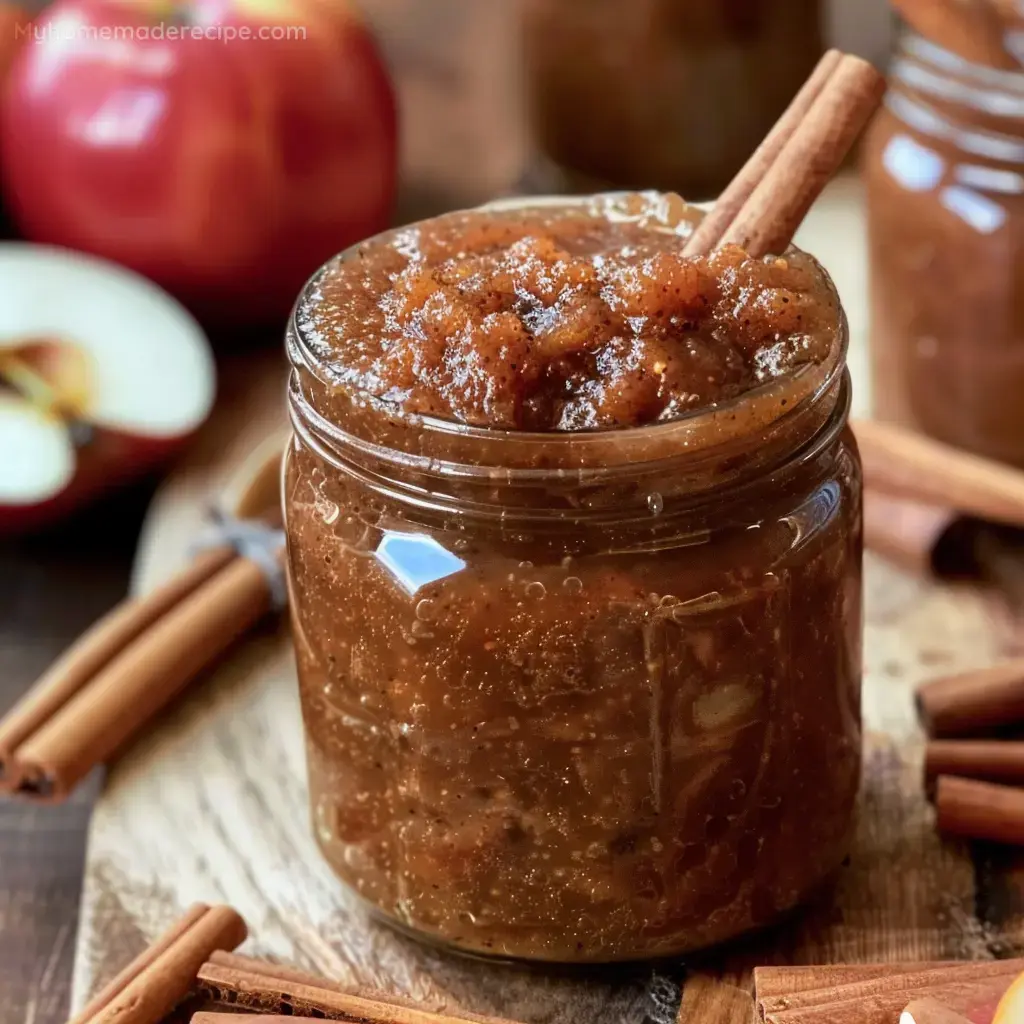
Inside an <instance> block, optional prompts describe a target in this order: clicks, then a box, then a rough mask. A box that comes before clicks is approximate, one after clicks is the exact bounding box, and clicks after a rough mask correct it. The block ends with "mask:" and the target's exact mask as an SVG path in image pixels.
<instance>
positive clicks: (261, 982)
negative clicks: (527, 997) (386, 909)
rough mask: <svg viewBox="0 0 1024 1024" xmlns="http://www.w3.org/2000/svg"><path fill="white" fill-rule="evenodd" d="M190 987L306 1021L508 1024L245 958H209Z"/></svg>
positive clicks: (251, 1009) (255, 1009) (233, 1002)
mask: <svg viewBox="0 0 1024 1024" xmlns="http://www.w3.org/2000/svg"><path fill="white" fill-rule="evenodd" d="M196 986H197V990H198V992H199V994H200V995H202V996H205V997H206V998H207V999H209V1000H210V1001H211V1002H214V1003H222V1004H225V1005H230V1006H232V1007H235V1008H238V1009H242V1010H244V1011H246V1012H248V1013H256V1014H260V1015H270V1016H273V1015H281V1014H284V1015H287V1016H289V1017H293V1016H311V1017H317V1018H320V1019H324V1018H326V1019H328V1020H343V1021H355V1022H359V1024H513V1022H510V1021H505V1020H499V1019H497V1018H494V1017H482V1016H478V1015H475V1014H465V1013H460V1014H457V1015H453V1014H449V1013H446V1012H435V1011H432V1010H424V1009H422V1008H419V1007H416V1006H413V1005H410V1003H409V1002H408V1001H404V1000H403V1001H396V1000H394V999H392V998H391V997H390V996H385V995H382V994H372V995H371V994H368V993H366V992H365V991H362V992H361V993H360V994H358V995H356V994H353V993H351V992H349V991H346V990H345V989H344V988H343V987H342V986H340V985H338V984H336V983H334V982H330V981H327V980H324V979H319V978H313V977H312V976H310V975H308V974H305V973H303V972H301V971H295V970H293V969H291V968H287V967H279V966H278V965H277V964H270V963H265V962H263V961H259V960H253V959H250V958H248V957H239V956H230V957H226V956H223V955H219V956H217V957H216V958H213V959H211V960H210V961H209V962H208V963H205V964H203V965H202V966H201V967H200V968H199V970H198V972H197V980H196ZM193 1020H195V1017H193ZM197 1024H204V1022H203V1021H199V1022H197ZM206 1024H224V1022H219V1021H207V1022H206ZM227 1024H233V1022H227ZM267 1024H269V1022H267Z"/></svg>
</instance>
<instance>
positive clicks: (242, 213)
mask: <svg viewBox="0 0 1024 1024" xmlns="http://www.w3.org/2000/svg"><path fill="white" fill-rule="evenodd" d="M34 38H35V39H36V43H35V45H32V46H29V47H25V48H24V49H23V51H22V52H21V54H19V56H18V59H17V60H16V61H15V64H14V67H13V69H12V71H11V78H10V86H11V87H10V88H9V89H8V92H7V96H6V100H5V105H4V106H3V108H0V129H2V137H0V151H2V171H3V178H4V181H5V183H6V188H7V190H8V195H9V200H10V206H11V211H12V214H13V216H14V219H15V221H16V223H17V224H18V226H19V227H20V228H21V229H22V231H23V232H24V233H25V235H26V236H27V237H29V238H31V239H34V240H37V241H42V242H52V243H58V244H61V245H66V246H69V247H72V248H76V249H83V250H86V251H88V252H92V253H96V254H98V255H101V256H104V257H106V258H108V259H111V260H115V261H117V262H119V263H122V264H124V265H126V266H128V267H131V268H132V269H134V270H137V271H139V272H140V273H142V274H144V275H146V276H147V277H149V278H151V279H153V280H154V281H156V282H158V283H159V284H161V285H163V286H164V287H165V288H167V289H168V290H169V291H170V292H172V294H174V295H176V296H178V297H179V298H181V299H182V300H183V301H184V302H185V303H186V304H187V305H189V306H191V307H192V308H193V310H195V311H196V312H198V313H200V315H201V316H204V317H209V318H212V319H216V320H218V321H226V322H233V323H239V322H255V321H266V320H268V319H278V320H280V319H282V318H284V317H285V316H286V315H287V312H288V310H289V308H290V306H291V303H292V301H293V300H294V298H295V296H296V295H297V294H298V291H299V289H300V288H301V286H302V284H303V283H304V281H305V280H306V278H307V277H308V276H309V275H310V274H311V273H312V272H313V271H314V270H315V269H316V268H317V266H319V265H320V263H322V262H323V261H324V260H325V259H327V258H328V257H329V256H331V255H332V254H333V253H335V252H337V251H338V250H340V249H342V248H344V247H345V246H347V245H350V244H351V243H353V242H355V241H358V240H359V239H362V238H364V237H366V236H367V235H370V234H373V233H375V232H377V231H379V230H380V229H381V228H383V227H385V226H386V224H387V221H388V218H389V214H390V210H391V204H392V199H393V195H394V188H395V164H396V148H397V147H396V123H395V121H396V119H395V107H394V98H393V95H392V91H391V87H390V84H389V81H388V77H387V74H386V72H385V69H384V67H383V64H382V63H381V60H380V57H379V55H378V51H377V48H376V45H375V43H374V41H373V38H372V37H371V35H370V33H369V31H368V29H367V27H366V25H365V24H364V23H363V21H361V20H360V18H359V16H358V15H357V14H356V13H355V12H354V10H353V9H352V8H351V7H350V6H349V5H348V4H347V3H346V2H342V0H56V2H55V3H54V4H53V5H52V6H51V7H50V8H48V9H47V10H46V11H44V13H43V14H42V15H41V16H40V18H39V19H38V20H37V22H36V26H35V29H34Z"/></svg>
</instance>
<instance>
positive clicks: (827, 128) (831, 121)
mask: <svg viewBox="0 0 1024 1024" xmlns="http://www.w3.org/2000/svg"><path fill="white" fill-rule="evenodd" d="M884 91H885V79H884V78H883V77H882V76H881V75H880V74H879V73H878V72H877V71H876V70H875V69H874V68H873V67H872V66H871V65H870V64H868V63H867V62H866V61H863V60H860V58H858V57H851V56H849V55H845V56H843V57H842V59H841V60H840V62H839V65H838V66H837V67H836V69H835V71H834V72H833V73H832V75H831V76H830V77H829V79H828V81H827V83H826V85H825V87H824V88H823V89H822V91H821V92H820V94H819V95H818V96H817V98H816V99H815V100H814V102H813V103H812V104H811V106H810V109H809V110H808V112H807V114H806V116H805V117H804V118H803V120H802V121H801V123H800V125H799V127H797V129H796V130H795V131H794V132H793V135H792V137H791V138H790V139H789V141H788V142H787V143H786V144H785V145H784V146H783V147H782V150H781V152H780V153H779V155H778V158H777V159H776V160H775V162H774V163H773V164H772V166H771V168H770V170H768V171H767V173H765V175H764V177H763V178H762V179H761V182H760V184H758V186H757V188H755V189H754V191H753V192H752V193H751V195H750V197H749V199H747V201H746V202H745V203H744V204H743V206H742V208H741V209H740V211H739V213H738V214H737V215H736V216H735V217H734V218H733V219H732V221H731V223H730V225H729V227H728V229H727V230H726V231H725V232H723V235H722V239H721V243H720V244H722V245H730V244H731V245H739V246H741V247H742V248H744V249H746V250H747V252H748V253H750V255H751V256H755V257H760V256H764V255H766V254H767V253H782V252H784V251H785V249H786V248H787V247H788V245H789V243H790V242H791V241H792V238H793V235H794V234H795V233H796V229H797V228H798V227H799V226H800V224H801V222H802V221H803V219H804V217H806V216H807V212H808V211H809V210H810V208H811V206H812V205H813V203H814V200H815V199H817V198H818V196H819V195H820V194H821V191H822V189H823V188H824V187H825V185H826V184H827V183H828V181H829V180H830V179H831V178H832V176H833V175H834V174H835V172H836V171H837V170H838V169H839V165H840V164H841V163H842V162H843V160H844V159H845V158H846V154H847V153H848V152H849V151H850V148H851V147H852V146H853V143H854V141H855V140H856V138H857V136H858V135H859V134H860V131H861V129H862V128H863V127H864V125H865V124H867V121H868V118H869V117H870V116H871V114H872V113H873V112H874V110H875V108H876V107H877V106H878V102H879V100H880V99H881V98H882V94H883V93H884Z"/></svg>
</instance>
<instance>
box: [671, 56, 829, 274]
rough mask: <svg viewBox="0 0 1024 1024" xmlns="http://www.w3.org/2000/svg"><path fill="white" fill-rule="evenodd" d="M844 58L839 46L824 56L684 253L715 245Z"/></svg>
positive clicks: (701, 251)
mask: <svg viewBox="0 0 1024 1024" xmlns="http://www.w3.org/2000/svg"><path fill="white" fill-rule="evenodd" d="M841 59H842V54H841V53H840V52H839V51H838V50H829V51H828V52H827V53H826V54H825V55H824V56H823V57H822V58H821V60H820V61H819V62H818V66H817V67H816V68H815V69H814V71H813V73H812V74H811V77H810V78H808V79H807V81H806V83H805V84H804V86H803V88H802V89H801V90H800V91H799V92H798V93H797V94H796V96H795V97H794V98H793V102H792V103H790V105H789V107H788V108H787V109H786V111H785V113H784V114H783V115H782V117H780V118H779V120H778V121H777V122H776V123H775V126H774V127H773V128H772V130H771V131H770V132H769V133H768V134H767V135H766V136H765V138H764V141H763V142H762V143H761V145H760V146H758V147H757V149H756V150H755V151H754V154H753V156H751V157H750V159H749V160H748V161H747V162H746V164H744V166H743V168H742V169H741V170H740V172H739V173H738V174H737V175H736V177H735V178H733V179H732V181H731V182H730V184H729V185H728V186H727V187H726V189H725V191H724V192H723V193H722V194H721V195H720V196H719V197H718V200H717V201H716V202H715V205H714V206H713V207H712V209H711V210H710V211H709V212H708V214H707V216H706V217H705V218H704V219H703V220H702V221H701V222H700V224H699V225H697V228H696V229H695V230H694V232H693V234H692V235H690V237H689V239H688V240H687V243H686V245H685V246H684V247H683V255H684V256H703V255H706V254H707V253H709V252H711V250H712V249H714V248H715V246H716V245H717V244H718V241H719V239H720V238H721V237H722V236H723V235H724V233H725V231H726V229H727V228H728V227H729V225H730V224H731V223H732V222H733V220H734V219H735V217H736V215H737V214H738V213H739V212H740V210H741V209H742V208H743V205H744V203H746V202H747V200H748V199H749V198H750V196H751V195H752V193H753V192H754V190H755V189H756V188H757V186H758V185H759V184H760V183H761V180H762V179H763V178H764V177H765V175H766V174H767V173H768V171H769V170H770V169H771V167H772V165H773V164H774V163H775V161H776V160H777V159H778V158H779V154H780V153H781V152H782V149H783V147H784V146H785V145H786V143H788V142H789V141H790V139H792V137H793V135H794V134H795V132H796V130H797V128H799V126H800V125H801V124H802V123H803V120H804V118H805V117H807V115H808V113H809V112H810V109H811V107H812V105H813V104H814V101H815V100H817V98H818V97H819V96H820V95H821V92H822V90H823V89H824V88H825V85H826V83H827V82H828V80H829V79H830V78H831V77H832V75H833V73H834V72H835V70H836V68H837V67H838V66H839V62H840V60H841Z"/></svg>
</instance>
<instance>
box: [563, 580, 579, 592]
mask: <svg viewBox="0 0 1024 1024" xmlns="http://www.w3.org/2000/svg"><path fill="white" fill-rule="evenodd" d="M562 589H563V590H564V591H565V592H566V593H567V594H578V593H579V592H580V591H581V590H582V589H583V580H581V579H580V578H579V576H566V577H565V579H564V580H562Z"/></svg>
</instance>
